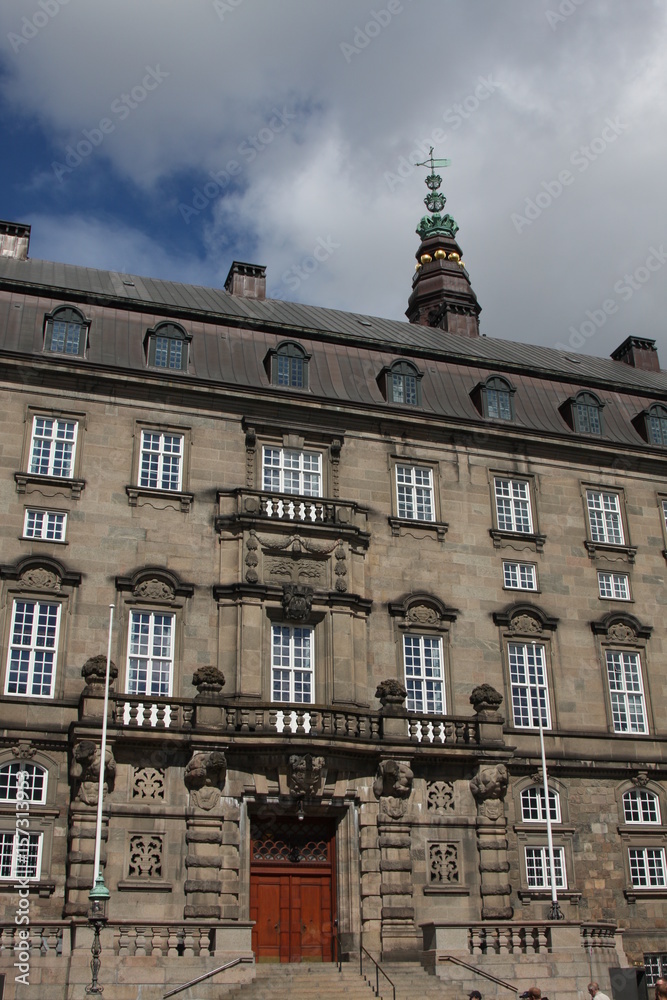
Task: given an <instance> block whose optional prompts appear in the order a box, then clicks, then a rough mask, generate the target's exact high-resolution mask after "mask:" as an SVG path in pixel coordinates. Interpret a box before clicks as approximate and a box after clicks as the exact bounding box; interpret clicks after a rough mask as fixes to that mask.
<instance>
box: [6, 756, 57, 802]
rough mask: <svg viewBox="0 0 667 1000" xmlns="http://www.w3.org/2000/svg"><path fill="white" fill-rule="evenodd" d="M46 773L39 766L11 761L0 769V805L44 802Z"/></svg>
mask: <svg viewBox="0 0 667 1000" xmlns="http://www.w3.org/2000/svg"><path fill="white" fill-rule="evenodd" d="M47 778H48V772H47V771H46V769H45V768H43V767H40V766H39V764H30V763H26V762H25V761H12V762H11V763H10V764H4V765H3V766H2V767H0V803H2V802H17V801H18V800H19V798H20V799H21V800H22V801H24V802H33V803H43V802H46V783H47Z"/></svg>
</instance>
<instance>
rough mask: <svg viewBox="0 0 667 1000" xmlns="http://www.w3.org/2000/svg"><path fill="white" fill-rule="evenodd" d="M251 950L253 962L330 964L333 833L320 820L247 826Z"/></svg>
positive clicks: (332, 917) (333, 902)
mask: <svg viewBox="0 0 667 1000" xmlns="http://www.w3.org/2000/svg"><path fill="white" fill-rule="evenodd" d="M252 851H253V863H252V866H251V870H250V919H251V920H253V921H254V922H255V925H254V927H253V932H252V947H253V951H254V952H255V957H256V959H257V961H258V962H301V961H307V962H331V961H333V928H334V916H335V914H334V905H335V901H334V893H333V884H334V871H333V832H332V830H331V829H330V828H329V827H328V824H327V825H325V824H323V823H322V822H319V823H317V822H315V823H310V824H309V823H308V821H306V825H305V826H304V825H298V826H295V825H294V824H293V823H292V822H291V821H286V822H283V823H281V824H280V826H279V827H277V826H276V821H275V820H273V821H272V822H271V823H270V824H265V825H264V828H263V827H262V824H261V823H259V822H258V823H255V824H253V830H252Z"/></svg>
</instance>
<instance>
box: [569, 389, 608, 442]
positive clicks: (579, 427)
mask: <svg viewBox="0 0 667 1000" xmlns="http://www.w3.org/2000/svg"><path fill="white" fill-rule="evenodd" d="M569 403H570V414H571V421H570V422H571V425H572V429H573V430H575V431H576V432H577V434H598V435H601V434H602V407H603V406H604V403H601V402H600V400H599V399H598V398H597V396H595V395H594V394H593V393H592V392H580V393H579V394H578V395H577V396H575V397H574V398H573V399H571V400H570V401H569Z"/></svg>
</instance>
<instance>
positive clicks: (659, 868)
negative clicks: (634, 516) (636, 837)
mask: <svg viewBox="0 0 667 1000" xmlns="http://www.w3.org/2000/svg"><path fill="white" fill-rule="evenodd" d="M628 863H629V866H630V882H631V883H632V887H633V889H667V866H666V865H665V848H664V847H629V848H628Z"/></svg>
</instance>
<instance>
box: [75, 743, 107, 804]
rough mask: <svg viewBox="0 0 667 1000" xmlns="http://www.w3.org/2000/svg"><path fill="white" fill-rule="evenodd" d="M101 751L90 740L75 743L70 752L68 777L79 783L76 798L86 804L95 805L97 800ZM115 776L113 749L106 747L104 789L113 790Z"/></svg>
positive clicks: (97, 745)
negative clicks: (70, 760)
mask: <svg viewBox="0 0 667 1000" xmlns="http://www.w3.org/2000/svg"><path fill="white" fill-rule="evenodd" d="M101 763H102V751H101V749H100V746H99V744H97V743H93V741H92V740H82V741H81V743H77V744H76V746H75V747H74V750H73V752H72V765H71V767H70V777H72V778H74V780H75V781H76V782H78V783H79V787H78V790H77V795H76V798H77V799H79V801H81V802H85V803H86V805H89V806H96V805H97V803H98V800H99V783H100V765H101ZM115 777H116V761H115V758H114V755H113V751H112V750H111V748H110V747H107V750H106V753H105V755H104V791H105V792H110V791H112V790H113V785H114V779H115Z"/></svg>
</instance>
